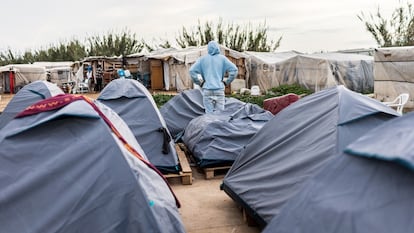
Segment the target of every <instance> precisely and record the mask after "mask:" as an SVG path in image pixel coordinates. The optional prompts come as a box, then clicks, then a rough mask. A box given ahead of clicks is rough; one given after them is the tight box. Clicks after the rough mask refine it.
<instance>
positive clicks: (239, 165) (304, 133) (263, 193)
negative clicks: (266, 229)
mask: <svg viewBox="0 0 414 233" xmlns="http://www.w3.org/2000/svg"><path fill="white" fill-rule="evenodd" d="M396 116H400V114H398V113H397V112H396V111H395V110H393V109H391V108H390V107H388V106H386V105H384V104H382V103H381V102H379V101H377V100H375V99H371V98H369V97H367V96H364V95H361V94H359V93H356V92H353V91H350V90H348V89H346V88H345V87H344V86H336V87H332V88H328V89H325V90H322V91H319V92H316V93H314V94H312V95H309V96H306V97H304V98H302V99H300V100H299V101H297V102H295V103H293V104H291V105H289V106H288V107H286V108H285V109H283V110H282V111H281V112H279V113H278V114H276V115H275V117H274V118H273V119H272V120H270V121H269V122H267V124H266V125H264V126H263V127H262V128H261V129H260V130H259V131H258V132H257V133H256V134H255V135H254V136H253V137H252V138H251V140H250V141H249V143H248V144H247V145H246V148H245V149H244V150H243V151H242V152H241V154H240V155H239V156H238V157H237V159H236V160H235V162H234V163H233V165H232V167H231V169H230V170H229V172H228V173H227V175H226V177H225V178H224V180H223V184H222V188H223V189H224V191H225V192H226V193H227V194H228V195H229V196H230V197H232V198H233V199H234V200H235V201H236V202H238V203H239V204H240V205H241V206H243V208H245V210H246V212H247V213H248V214H249V215H250V216H251V217H252V218H253V219H254V220H256V221H257V222H258V223H259V224H260V225H261V226H265V225H266V224H267V223H269V222H270V220H271V219H272V218H273V217H275V216H277V215H278V214H279V213H280V209H281V207H282V206H283V205H284V204H285V203H286V202H287V201H288V200H289V199H290V198H291V197H292V196H294V195H295V194H297V193H298V192H299V190H300V188H301V187H302V185H303V183H304V182H305V181H306V180H307V179H308V178H309V177H311V176H312V175H313V174H314V173H315V172H317V171H318V170H319V169H320V168H321V167H323V166H324V165H325V163H326V162H328V161H329V160H330V159H332V158H333V157H334V155H335V154H337V153H338V152H340V151H342V150H343V149H344V148H345V147H346V146H347V145H348V144H349V143H351V142H353V141H354V140H356V139H357V138H359V137H360V136H361V135H362V134H364V133H365V132H367V131H368V130H369V129H372V128H374V127H376V126H377V125H379V124H381V123H383V122H385V121H387V120H389V119H391V118H394V117H396Z"/></svg>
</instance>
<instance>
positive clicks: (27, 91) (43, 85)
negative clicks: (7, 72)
mask: <svg viewBox="0 0 414 233" xmlns="http://www.w3.org/2000/svg"><path fill="white" fill-rule="evenodd" d="M58 94H63V91H62V90H61V89H60V88H59V87H58V86H56V85H55V84H53V83H50V82H48V81H34V82H32V83H29V84H27V85H25V86H24V87H23V88H22V89H20V90H19V91H18V92H17V93H16V94H15V95H14V96H13V98H12V99H11V100H10V101H9V103H8V104H7V106H6V108H4V110H3V112H2V113H1V114H0V129H2V128H3V127H4V126H5V125H6V124H7V123H9V121H11V120H12V119H13V118H14V117H15V116H16V115H17V114H18V113H19V112H21V111H23V110H24V109H25V108H26V107H28V106H30V105H32V104H34V103H36V102H38V101H40V100H44V99H47V98H49V97H52V96H56V95H58Z"/></svg>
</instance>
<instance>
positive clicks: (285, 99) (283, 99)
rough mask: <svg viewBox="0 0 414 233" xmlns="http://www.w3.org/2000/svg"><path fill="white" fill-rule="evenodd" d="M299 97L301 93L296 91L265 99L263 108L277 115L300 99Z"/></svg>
mask: <svg viewBox="0 0 414 233" xmlns="http://www.w3.org/2000/svg"><path fill="white" fill-rule="evenodd" d="M299 98H300V97H299V95H296V94H294V93H289V94H286V95H283V96H277V97H272V98H268V99H265V100H263V108H264V109H266V110H268V111H270V112H271V113H273V114H274V115H276V114H277V113H278V112H280V111H282V110H283V109H284V108H286V107H287V106H289V105H290V104H293V103H294V102H296V101H298V100H299Z"/></svg>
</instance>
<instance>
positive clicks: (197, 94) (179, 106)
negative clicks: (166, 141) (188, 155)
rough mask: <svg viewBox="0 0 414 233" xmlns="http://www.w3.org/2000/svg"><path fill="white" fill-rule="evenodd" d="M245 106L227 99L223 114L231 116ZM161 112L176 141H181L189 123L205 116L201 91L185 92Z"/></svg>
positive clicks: (166, 104)
mask: <svg viewBox="0 0 414 233" xmlns="http://www.w3.org/2000/svg"><path fill="white" fill-rule="evenodd" d="M244 104H245V103H244V102H242V101H240V100H238V99H236V98H231V97H226V103H225V110H224V111H223V112H221V114H227V115H231V114H233V113H234V112H235V111H237V110H238V109H240V108H241V107H242V106H243V105H244ZM160 112H161V115H162V116H163V117H164V119H165V122H166V123H167V127H168V129H169V130H170V132H171V135H172V136H173V137H174V138H175V139H176V140H177V139H180V138H181V136H182V135H183V133H184V130H185V128H186V127H187V125H188V123H190V121H191V120H193V119H194V118H196V117H199V116H201V115H204V114H205V112H204V106H203V94H202V93H201V91H200V90H199V89H192V90H187V91H183V92H181V93H180V94H178V95H176V96H174V97H173V98H172V99H170V100H169V101H168V102H167V103H165V104H164V105H163V106H161V108H160Z"/></svg>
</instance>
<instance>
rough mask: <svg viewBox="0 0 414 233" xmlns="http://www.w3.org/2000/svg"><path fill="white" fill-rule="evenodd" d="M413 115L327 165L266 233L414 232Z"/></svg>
mask: <svg viewBox="0 0 414 233" xmlns="http://www.w3.org/2000/svg"><path fill="white" fill-rule="evenodd" d="M413 121H414V113H409V114H405V115H404V116H402V117H399V118H396V119H393V120H390V121H388V122H386V123H383V124H381V125H380V126H378V127H376V128H375V129H373V130H371V131H369V132H368V133H366V134H364V135H363V136H361V137H360V138H359V139H358V140H356V141H355V142H353V143H351V144H350V145H349V146H348V147H346V148H345V151H344V152H341V153H339V155H338V156H335V158H334V159H332V160H331V161H330V162H329V163H327V164H326V165H325V166H324V167H323V168H322V169H321V170H320V171H319V172H318V173H317V174H316V175H315V176H313V177H312V178H311V179H310V180H309V181H308V182H306V185H304V187H303V188H302V189H301V190H300V191H299V192H298V195H296V196H295V197H293V198H291V199H290V200H289V201H288V202H287V203H286V205H285V206H284V207H283V208H282V210H281V213H280V215H278V216H277V217H275V218H273V219H272V220H271V222H270V223H269V225H268V226H267V227H266V229H265V230H264V232H265V233H270V232H280V233H285V232H286V233H287V232H289V233H301V232H303V233H305V232H318V233H325V232H326V233H328V232H337V233H363V232H364V233H365V232H376V233H388V232H393V233H406V232H412V231H413V229H414V221H413V220H414V217H413V215H412V214H411V212H412V211H413V207H414V199H413V196H414V153H413V151H414V150H413V149H414V148H413V140H414V127H413Z"/></svg>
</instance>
